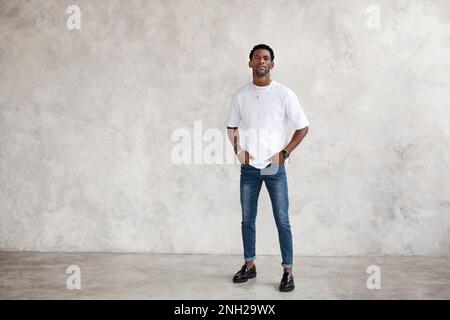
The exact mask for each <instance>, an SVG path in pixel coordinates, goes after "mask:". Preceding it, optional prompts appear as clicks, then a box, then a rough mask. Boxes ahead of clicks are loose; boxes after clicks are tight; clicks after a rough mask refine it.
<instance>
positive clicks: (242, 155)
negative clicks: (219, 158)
mask: <svg viewBox="0 0 450 320" xmlns="http://www.w3.org/2000/svg"><path fill="white" fill-rule="evenodd" d="M236 155H237V157H238V160H239V162H240V163H241V164H249V163H250V160H253V159H255V158H254V157H253V156H252V155H251V154H250V153H248V152H247V151H245V150H244V149H241V147H240V146H239V145H238V146H237V148H236Z"/></svg>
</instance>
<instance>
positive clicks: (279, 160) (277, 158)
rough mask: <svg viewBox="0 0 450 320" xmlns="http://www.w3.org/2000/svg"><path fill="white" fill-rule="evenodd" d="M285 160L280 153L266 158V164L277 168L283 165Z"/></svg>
mask: <svg viewBox="0 0 450 320" xmlns="http://www.w3.org/2000/svg"><path fill="white" fill-rule="evenodd" d="M285 160H286V159H285V158H284V155H283V154H282V153H281V151H280V152H278V153H276V154H274V155H273V156H272V157H270V158H268V159H267V160H266V162H272V165H273V166H275V167H278V166H282V165H284V161H285Z"/></svg>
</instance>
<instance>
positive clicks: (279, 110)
mask: <svg viewBox="0 0 450 320" xmlns="http://www.w3.org/2000/svg"><path fill="white" fill-rule="evenodd" d="M289 120H290V121H291V123H292V125H293V127H294V129H295V130H299V129H302V128H305V127H307V126H309V122H308V119H307V118H306V116H305V113H304V112H303V109H302V107H301V106H300V103H299V101H298V98H297V96H296V95H295V93H294V92H293V91H292V90H291V89H289V88H288V87H286V86H285V85H283V84H281V83H279V82H277V81H275V80H271V82H270V84H269V85H267V86H264V87H260V86H256V85H255V84H253V81H252V82H249V83H247V84H246V85H244V86H242V87H241V88H239V89H238V90H237V91H236V93H235V94H234V95H233V98H232V99H231V105H230V112H229V115H228V120H227V126H228V127H238V132H239V143H240V145H241V147H242V149H243V150H245V151H247V152H248V153H249V154H250V155H251V156H253V157H254V158H255V159H251V160H250V165H251V166H253V167H255V168H259V169H263V168H265V167H267V166H268V165H269V164H270V162H271V160H270V158H271V157H272V156H273V155H275V154H277V153H278V152H280V151H281V150H283V148H284V147H286V145H287V144H288V143H289V141H290V137H288V124H289Z"/></svg>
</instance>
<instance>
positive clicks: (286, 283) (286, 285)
mask: <svg viewBox="0 0 450 320" xmlns="http://www.w3.org/2000/svg"><path fill="white" fill-rule="evenodd" d="M294 289H295V284H294V276H293V275H292V273H291V272H284V273H283V278H282V279H281V282H280V291H281V292H289V291H292V290H294Z"/></svg>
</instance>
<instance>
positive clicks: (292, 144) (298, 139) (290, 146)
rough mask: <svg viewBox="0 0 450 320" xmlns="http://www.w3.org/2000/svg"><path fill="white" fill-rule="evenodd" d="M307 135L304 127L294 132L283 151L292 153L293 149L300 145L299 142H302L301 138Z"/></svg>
mask: <svg viewBox="0 0 450 320" xmlns="http://www.w3.org/2000/svg"><path fill="white" fill-rule="evenodd" d="M307 133H308V127H305V128H303V129H300V130H295V132H294V134H293V136H292V139H291V141H290V142H289V143H288V145H287V146H286V147H285V149H286V150H287V151H288V152H289V153H292V151H294V149H295V148H297V146H298V145H299V144H300V142H302V140H303V138H304V137H305V136H306V134H307Z"/></svg>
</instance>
